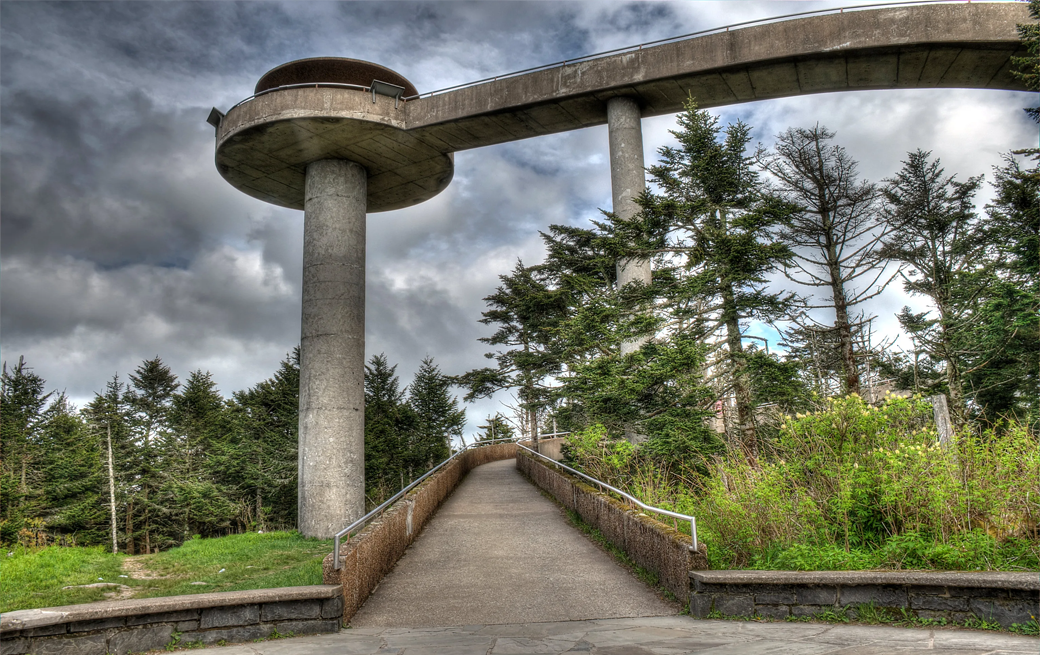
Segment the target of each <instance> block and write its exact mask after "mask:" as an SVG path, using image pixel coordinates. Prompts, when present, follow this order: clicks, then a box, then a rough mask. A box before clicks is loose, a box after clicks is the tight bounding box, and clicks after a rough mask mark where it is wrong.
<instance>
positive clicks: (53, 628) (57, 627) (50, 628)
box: [22, 623, 68, 637]
mask: <svg viewBox="0 0 1040 655" xmlns="http://www.w3.org/2000/svg"><path fill="white" fill-rule="evenodd" d="M67 631H68V624H67V623H55V624H54V625H44V626H40V627H39V628H32V629H30V630H23V631H22V636H24V637H49V636H51V635H63V634H65V633H66V632H67Z"/></svg>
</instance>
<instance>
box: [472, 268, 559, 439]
mask: <svg viewBox="0 0 1040 655" xmlns="http://www.w3.org/2000/svg"><path fill="white" fill-rule="evenodd" d="M499 280H501V282H502V284H501V285H500V286H499V287H498V288H497V289H496V290H495V293H493V294H492V295H490V296H488V297H486V298H484V302H485V303H487V305H488V308H489V309H488V310H487V311H485V312H483V318H482V319H481V320H480V322H481V323H483V324H484V325H494V326H495V327H496V330H495V333H494V334H493V335H492V336H490V337H484V338H481V339H480V341H481V342H482V343H486V344H488V345H490V346H501V347H504V348H503V349H501V350H497V351H496V352H493V353H488V354H486V355H485V357H487V358H488V359H494V360H495V362H496V363H497V367H495V368H490V367H487V368H481V369H475V370H473V371H469V372H468V373H466V374H464V375H462V376H459V377H458V378H456V379H455V380H454V382H455V384H458V385H460V386H463V387H466V388H467V389H468V391H467V393H466V396H465V400H467V401H471V400H473V399H475V398H487V397H489V396H491V395H492V394H494V393H496V392H498V391H501V390H503V389H516V390H517V392H518V395H519V397H520V402H521V406H522V408H523V409H524V410H525V411H527V412H528V413H529V415H530V416H531V419H529V420H528V422H527V423H528V425H531V426H535V425H537V420H536V419H535V417H537V415H538V413H539V411H540V410H541V408H543V407H545V405H546V404H547V403H548V402H549V386H548V384H547V382H548V378H549V377H550V376H552V375H554V374H556V373H557V372H559V370H560V356H559V353H558V352H556V351H555V349H554V347H553V346H554V339H553V336H552V329H553V327H554V326H555V325H556V323H557V321H558V320H559V318H560V316H561V314H562V312H563V311H564V309H565V306H566V305H565V298H564V294H563V293H561V292H559V291H556V290H553V289H550V287H549V286H548V285H547V284H546V283H545V282H543V281H541V280H539V279H538V278H537V277H536V275H535V272H534V269H530V268H525V267H524V265H523V262H520V261H517V263H516V266H515V267H514V268H513V271H512V273H510V274H509V275H500V276H499ZM532 429H533V428H532ZM534 436H535V435H532V438H534Z"/></svg>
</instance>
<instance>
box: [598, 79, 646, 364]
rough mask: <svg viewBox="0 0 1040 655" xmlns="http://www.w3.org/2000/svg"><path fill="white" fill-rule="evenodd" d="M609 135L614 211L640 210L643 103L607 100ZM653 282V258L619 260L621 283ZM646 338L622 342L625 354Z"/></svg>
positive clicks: (629, 213) (643, 174) (622, 213)
mask: <svg viewBox="0 0 1040 655" xmlns="http://www.w3.org/2000/svg"><path fill="white" fill-rule="evenodd" d="M607 135H608V138H609V140H610V191H611V200H612V203H613V208H612V211H613V212H614V214H616V215H617V216H618V217H619V218H626V219H627V218H632V217H633V216H635V215H636V214H638V213H639V205H637V204H636V203H635V199H636V198H638V197H639V195H640V194H641V193H643V190H644V189H646V172H645V171H644V169H643V130H642V125H641V123H640V112H639V104H638V103H637V102H636V101H635V100H634V99H633V98H626V97H615V98H611V99H610V100H608V101H607ZM632 282H642V283H643V284H650V260H649V259H621V260H618V262H617V283H618V287H622V286H624V285H626V284H631V283H632ZM642 343H643V341H642V340H632V341H626V342H624V343H622V344H621V352H622V354H627V353H630V352H635V351H636V350H639V346H640V345H642Z"/></svg>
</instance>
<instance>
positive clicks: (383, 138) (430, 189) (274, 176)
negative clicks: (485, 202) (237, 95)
mask: <svg viewBox="0 0 1040 655" xmlns="http://www.w3.org/2000/svg"><path fill="white" fill-rule="evenodd" d="M336 61H337V60H332V59H329V58H323V59H321V60H303V61H302V62H292V65H289V64H286V65H283V66H279V67H278V68H275V69H273V70H272V71H270V72H269V73H267V74H266V75H265V76H264V77H263V78H261V80H260V82H259V83H258V84H257V89H258V90H260V91H262V93H261V94H260V95H257V96H253V97H252V98H250V99H248V100H246V101H244V102H242V103H240V104H238V105H236V106H235V107H232V108H231V109H230V110H229V111H228V113H227V115H226V116H224V118H223V119H222V121H221V123H220V127H219V129H218V131H217V152H216V164H217V170H218V171H219V172H220V174H221V175H222V176H223V177H224V179H226V180H227V181H228V182H229V183H230V184H231V185H232V186H234V187H235V188H237V189H238V190H240V191H242V192H243V193H246V194H248V195H250V196H253V197H254V198H258V199H260V200H263V201H265V202H270V203H272V204H275V205H280V206H282V207H289V208H291V209H303V198H304V177H305V171H306V168H307V164H310V163H312V162H315V161H320V160H323V159H343V160H348V161H352V162H356V163H358V164H361V165H362V166H364V167H365V170H366V171H367V173H368V212H370V213H371V212H380V211H388V210H391V209H400V208H402V207H410V206H412V205H416V204H418V203H421V202H423V201H425V200H428V199H430V198H432V197H433V196H435V195H437V194H438V193H440V192H441V191H443V190H444V189H445V188H446V187H447V186H448V183H450V182H451V178H452V175H453V174H454V169H455V164H454V158H453V155H452V154H451V153H445V152H441V151H439V150H437V149H435V148H432V147H431V146H429V145H428V144H426V143H424V142H422V141H420V140H419V139H417V138H415V137H414V136H413V135H411V134H409V133H408V132H406V131H405V130H404V127H405V124H404V105H405V103H404V102H402V101H399V100H397V99H395V98H392V97H389V96H386V95H379V94H376V95H373V94H372V93H371V92H370V91H369V90H367V89H366V88H360V87H365V86H367V85H368V84H371V82H372V81H373V80H376V79H378V80H380V81H383V82H390V83H392V84H397V85H398V86H403V87H405V94H408V93H409V92H410V91H414V87H413V86H412V85H411V84H410V83H409V82H408V81H407V80H405V79H404V78H403V77H401V76H400V75H397V74H396V73H393V71H390V70H389V69H386V68H383V67H382V66H378V65H376V64H369V63H368V62H359V61H357V60H338V62H339V67H338V68H337V63H336ZM376 75H382V76H383V77H386V78H392V79H382V78H379V77H375V76H376ZM370 76H371V79H368V80H367V81H365V82H360V83H359V81H360V80H363V79H364V78H367V77H370ZM324 78H328V79H324ZM345 80H349V81H345ZM310 83H314V84H315V86H313V87H312V86H307V87H301V86H287V85H288V84H291V85H299V84H310ZM271 84H278V85H279V86H275V87H273V88H272V87H271ZM321 84H340V85H345V84H354V85H356V86H355V87H345V86H321Z"/></svg>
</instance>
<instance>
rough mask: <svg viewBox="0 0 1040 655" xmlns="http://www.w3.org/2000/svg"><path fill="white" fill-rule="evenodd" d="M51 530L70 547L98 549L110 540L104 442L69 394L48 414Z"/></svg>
mask: <svg viewBox="0 0 1040 655" xmlns="http://www.w3.org/2000/svg"><path fill="white" fill-rule="evenodd" d="M42 437H43V438H42V443H41V447H42V448H41V450H42V460H43V462H42V473H43V490H44V496H45V498H46V521H47V528H48V530H49V531H50V532H51V534H52V535H53V537H54V538H55V539H56V540H62V541H64V543H66V544H68V545H71V544H79V545H93V544H98V543H105V541H106V539H107V537H108V527H109V523H108V519H109V517H108V511H107V510H108V502H107V500H108V499H107V493H104V492H105V491H107V488H108V486H107V484H105V476H104V474H103V472H102V470H103V469H102V456H101V448H100V446H101V444H100V439H99V438H98V435H97V434H96V433H95V434H92V433H91V431H90V430H89V428H88V426H87V425H86V424H85V423H84V421H83V420H82V419H81V418H80V417H79V416H77V415H76V412H75V409H74V408H73V407H72V406H71V405H70V404H69V402H68V400H67V399H66V398H65V396H64V395H59V396H58V397H57V398H56V399H55V400H54V402H53V403H52V404H51V406H50V407H49V408H48V410H47V421H46V423H45V425H44V428H43V435H42Z"/></svg>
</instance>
